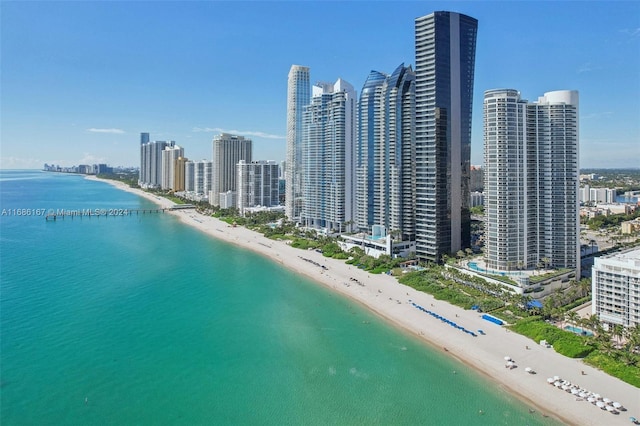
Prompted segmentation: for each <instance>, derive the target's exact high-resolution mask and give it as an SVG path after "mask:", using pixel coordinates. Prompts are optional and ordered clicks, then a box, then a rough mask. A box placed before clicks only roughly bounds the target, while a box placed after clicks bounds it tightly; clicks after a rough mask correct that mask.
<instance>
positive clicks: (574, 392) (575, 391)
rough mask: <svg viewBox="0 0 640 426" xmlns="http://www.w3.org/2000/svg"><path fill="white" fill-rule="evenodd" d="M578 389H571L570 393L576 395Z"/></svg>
mask: <svg viewBox="0 0 640 426" xmlns="http://www.w3.org/2000/svg"><path fill="white" fill-rule="evenodd" d="M579 393H580V391H579V390H578V389H571V395H577V394H579Z"/></svg>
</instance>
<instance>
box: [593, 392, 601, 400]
mask: <svg viewBox="0 0 640 426" xmlns="http://www.w3.org/2000/svg"><path fill="white" fill-rule="evenodd" d="M593 397H594V398H595V399H602V397H601V396H600V394H599V393H594V394H593Z"/></svg>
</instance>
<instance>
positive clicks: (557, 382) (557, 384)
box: [553, 380, 562, 388]
mask: <svg viewBox="0 0 640 426" xmlns="http://www.w3.org/2000/svg"><path fill="white" fill-rule="evenodd" d="M553 386H555V387H557V388H559V387H560V386H562V383H560V381H558V380H556V381H555V382H553Z"/></svg>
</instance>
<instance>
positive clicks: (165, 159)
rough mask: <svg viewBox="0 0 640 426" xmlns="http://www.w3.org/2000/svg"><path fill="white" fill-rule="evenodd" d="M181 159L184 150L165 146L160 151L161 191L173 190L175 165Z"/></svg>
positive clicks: (178, 147)
mask: <svg viewBox="0 0 640 426" xmlns="http://www.w3.org/2000/svg"><path fill="white" fill-rule="evenodd" d="M181 157H184V148H182V147H180V146H178V145H172V146H167V147H165V148H164V150H162V184H161V188H162V189H164V190H170V189H174V190H175V188H174V181H175V164H176V160H177V159H178V158H181Z"/></svg>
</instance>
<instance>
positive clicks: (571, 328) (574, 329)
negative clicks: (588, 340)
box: [564, 325, 593, 336]
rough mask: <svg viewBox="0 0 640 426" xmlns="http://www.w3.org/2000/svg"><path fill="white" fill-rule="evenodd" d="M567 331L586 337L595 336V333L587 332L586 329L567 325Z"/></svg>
mask: <svg viewBox="0 0 640 426" xmlns="http://www.w3.org/2000/svg"><path fill="white" fill-rule="evenodd" d="M564 329H565V330H568V331H571V332H573V333H576V334H584V335H585V336H593V333H592V332H590V331H589V330H585V329H584V328H578V327H574V326H572V325H566V326H565V327H564Z"/></svg>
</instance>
